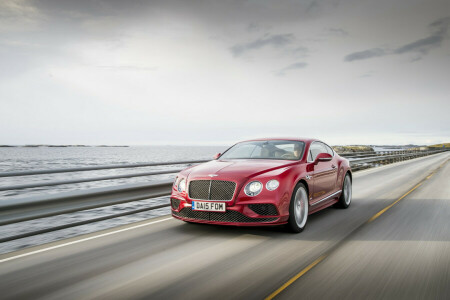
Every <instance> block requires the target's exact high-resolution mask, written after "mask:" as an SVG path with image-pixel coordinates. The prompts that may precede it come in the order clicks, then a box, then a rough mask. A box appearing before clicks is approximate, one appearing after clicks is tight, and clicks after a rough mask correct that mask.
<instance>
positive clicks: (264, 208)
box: [248, 204, 278, 216]
mask: <svg viewBox="0 0 450 300" xmlns="http://www.w3.org/2000/svg"><path fill="white" fill-rule="evenodd" d="M248 207H249V208H250V209H251V210H253V211H254V212H255V213H257V214H258V215H262V216H276V215H278V211H277V208H276V207H275V205H273V204H249V205H248Z"/></svg>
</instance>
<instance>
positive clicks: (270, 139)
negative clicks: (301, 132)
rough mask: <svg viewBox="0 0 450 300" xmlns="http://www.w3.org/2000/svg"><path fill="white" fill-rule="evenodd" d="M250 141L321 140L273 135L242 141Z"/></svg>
mask: <svg viewBox="0 0 450 300" xmlns="http://www.w3.org/2000/svg"><path fill="white" fill-rule="evenodd" d="M250 141H299V142H305V143H311V142H314V141H319V140H318V139H312V138H298V137H273V138H259V139H251V140H245V141H242V142H250Z"/></svg>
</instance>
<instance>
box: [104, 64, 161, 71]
mask: <svg viewBox="0 0 450 300" xmlns="http://www.w3.org/2000/svg"><path fill="white" fill-rule="evenodd" d="M97 67H98V68H102V69H110V70H124V71H156V70H157V69H158V68H157V67H141V66H131V65H120V66H97Z"/></svg>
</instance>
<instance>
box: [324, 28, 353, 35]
mask: <svg viewBox="0 0 450 300" xmlns="http://www.w3.org/2000/svg"><path fill="white" fill-rule="evenodd" d="M327 30H328V32H329V33H330V34H332V35H337V36H348V32H347V31H346V30H344V29H342V28H328V29H327Z"/></svg>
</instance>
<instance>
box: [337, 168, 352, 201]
mask: <svg viewBox="0 0 450 300" xmlns="http://www.w3.org/2000/svg"><path fill="white" fill-rule="evenodd" d="M351 202H352V179H351V178H350V175H349V174H348V173H347V174H345V178H344V183H343V184H342V192H341V196H340V197H339V201H338V202H337V203H336V204H337V206H338V207H340V208H347V207H349V206H350V203H351Z"/></svg>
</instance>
